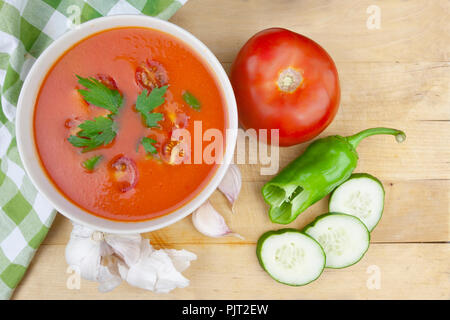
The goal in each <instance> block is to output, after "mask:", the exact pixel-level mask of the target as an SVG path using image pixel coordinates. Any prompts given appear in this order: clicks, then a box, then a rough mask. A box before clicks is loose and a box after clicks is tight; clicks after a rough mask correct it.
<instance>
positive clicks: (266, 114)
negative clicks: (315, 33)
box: [231, 28, 340, 146]
mask: <svg viewBox="0 0 450 320" xmlns="http://www.w3.org/2000/svg"><path fill="white" fill-rule="evenodd" d="M231 83H232V85H233V89H234V92H235V95H236V100H237V105H238V111H239V119H240V121H241V124H242V125H243V126H244V128H246V129H248V128H254V129H257V130H258V129H279V137H280V141H279V142H280V145H281V146H290V145H294V144H298V143H301V142H305V141H308V140H311V139H312V138H314V137H315V136H317V135H318V134H319V133H321V132H322V131H323V130H324V129H325V128H326V127H327V126H328V125H329V124H330V123H331V121H332V120H333V118H334V116H335V115H336V112H337V110H338V107H339V98H340V88H339V78H338V74H337V70H336V66H335V65H334V62H333V60H332V59H331V57H330V56H329V55H328V53H327V52H326V51H325V50H324V49H323V48H322V47H321V46H320V45H318V44H317V43H315V42H314V41H312V40H311V39H309V38H306V37H304V36H302V35H300V34H298V33H295V32H292V31H289V30H286V29H281V28H271V29H266V30H263V31H261V32H259V33H257V34H255V35H254V36H253V37H252V38H250V40H248V41H247V43H246V44H245V45H244V46H243V47H242V49H241V50H240V52H239V53H238V55H237V57H236V60H235V61H234V63H233V65H232V67H231ZM267 134H268V136H270V130H269V131H268V133H267Z"/></svg>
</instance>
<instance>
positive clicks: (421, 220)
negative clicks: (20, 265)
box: [44, 180, 450, 247]
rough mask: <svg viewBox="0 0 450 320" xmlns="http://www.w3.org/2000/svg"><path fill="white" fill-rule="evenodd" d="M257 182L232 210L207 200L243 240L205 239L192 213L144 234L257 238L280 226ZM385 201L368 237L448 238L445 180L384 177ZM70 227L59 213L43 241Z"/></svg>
mask: <svg viewBox="0 0 450 320" xmlns="http://www.w3.org/2000/svg"><path fill="white" fill-rule="evenodd" d="M261 186H262V183H259V182H244V184H243V189H242V193H241V195H240V197H239V199H238V201H237V202H236V206H235V213H234V214H232V213H231V211H230V208H229V205H228V203H227V201H226V199H225V198H224V197H223V196H222V195H221V194H220V193H219V192H215V193H214V194H213V196H212V197H211V201H212V203H213V205H214V206H215V208H216V209H217V210H218V211H219V212H221V213H222V214H223V216H224V217H225V219H226V221H227V223H228V224H229V225H230V227H231V228H232V229H233V230H235V231H236V232H238V233H240V234H241V235H242V236H244V237H245V240H243V241H242V240H239V239H236V238H230V237H226V238H221V239H215V238H208V237H205V236H203V235H202V234H200V233H198V232H197V231H196V230H195V228H194V227H193V225H192V222H191V218H190V217H186V218H185V219H183V220H181V221H179V222H177V223H175V224H173V225H171V226H169V227H166V228H164V229H161V230H158V231H155V232H152V233H149V234H147V236H148V237H150V238H151V239H152V242H153V243H154V244H156V245H158V246H162V247H167V246H171V245H174V244H176V245H189V244H230V245H241V244H248V243H256V241H257V240H258V237H259V236H260V235H261V234H262V233H264V232H265V231H267V230H271V229H279V228H283V227H285V226H283V225H277V224H273V223H271V222H270V220H269V218H268V217H267V210H268V209H267V206H266V204H265V203H264V202H263V200H262V197H261V196H260V192H259V190H260V188H261ZM384 187H385V189H386V201H385V209H384V213H383V218H382V220H381V221H380V223H379V224H378V226H377V227H376V229H375V230H374V231H373V232H372V242H433V241H450V235H449V225H450V221H449V210H448V208H450V197H449V191H450V181H448V180H417V181H384ZM327 205H328V197H327V198H325V199H323V200H321V201H319V202H318V203H317V204H315V205H314V206H312V207H311V208H309V209H308V210H307V211H305V212H304V213H302V214H301V215H300V216H299V217H298V218H297V220H296V221H294V222H293V223H291V224H289V225H288V226H289V227H292V228H299V229H301V228H303V227H304V226H305V225H306V224H308V223H309V222H311V221H312V220H313V219H314V218H315V217H316V216H318V215H320V214H322V213H324V212H327ZM71 230H72V225H71V223H70V222H69V221H68V220H67V219H66V218H64V217H62V216H61V215H59V216H58V217H57V219H56V221H55V223H54V225H53V227H52V229H51V230H50V232H49V234H48V236H47V238H46V239H45V240H44V244H59V245H64V244H66V243H67V241H68V239H69V234H70V232H71Z"/></svg>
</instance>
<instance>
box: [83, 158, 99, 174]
mask: <svg viewBox="0 0 450 320" xmlns="http://www.w3.org/2000/svg"><path fill="white" fill-rule="evenodd" d="M102 158H103V156H94V157H92V158H89V159H87V160H85V161H83V163H82V164H83V167H84V168H85V169H87V170H89V171H92V170H94V168H95V166H96V165H97V163H98V162H99V161H100V160H101V159H102Z"/></svg>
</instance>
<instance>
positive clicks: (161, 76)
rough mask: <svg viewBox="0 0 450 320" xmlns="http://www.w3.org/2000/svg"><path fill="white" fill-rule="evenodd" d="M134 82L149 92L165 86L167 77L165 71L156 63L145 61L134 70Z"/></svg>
mask: <svg viewBox="0 0 450 320" xmlns="http://www.w3.org/2000/svg"><path fill="white" fill-rule="evenodd" d="M135 78H136V82H137V84H138V85H139V86H140V87H141V88H142V89H147V90H148V91H149V92H150V91H152V90H153V88H159V87H162V86H164V85H166V84H167V82H168V80H169V79H168V77H167V72H166V69H165V68H164V67H163V66H162V64H161V63H159V62H157V61H152V60H147V62H146V63H143V64H141V65H140V66H139V67H137V68H136V74H135Z"/></svg>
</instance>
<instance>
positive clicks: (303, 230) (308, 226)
mask: <svg viewBox="0 0 450 320" xmlns="http://www.w3.org/2000/svg"><path fill="white" fill-rule="evenodd" d="M331 215H342V216H349V217H352V218H355V219H358V220H359V222H361V224H362V225H363V226H364V228H365V229H366V230H367V234H368V236H369V245H368V246H367V249H366V251H364V252H363V254H362V255H361V258H359V259H358V260H356V261H355V262H354V263H352V264H349V265H348V266H344V267H340V268H334V267H327V266H325V268H327V269H344V268H348V267H351V266H353V265H354V264H357V263H358V262H359V261H361V259H362V258H363V257H364V256H365V255H366V252H367V251H368V250H369V247H370V231H369V229H367V227H366V225H365V224H364V222H362V221H361V219H359V218H358V217H355V216H352V215H351V214H346V213H342V212H328V213H325V214H322V215H320V216H318V217H317V218H316V219H314V221H313V222H311V223H309V224H307V225H306V226H305V227H304V228H303V229H302V230H301V232H302V233H305V234H306V231H307V230H308V229H309V228H312V227H314V226H315V225H316V223H317V222H318V221H319V220H322V219H323V218H325V217H327V216H331ZM314 240H315V239H314ZM316 241H317V240H316ZM321 247H322V246H321ZM322 250H323V248H322ZM324 252H325V251H324ZM325 257H326V253H325ZM325 263H326V260H325Z"/></svg>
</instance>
